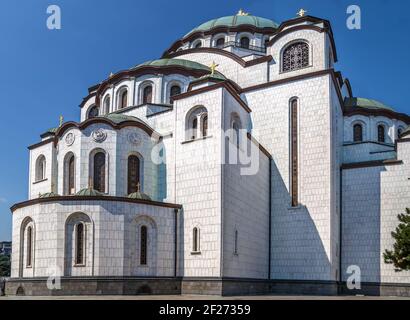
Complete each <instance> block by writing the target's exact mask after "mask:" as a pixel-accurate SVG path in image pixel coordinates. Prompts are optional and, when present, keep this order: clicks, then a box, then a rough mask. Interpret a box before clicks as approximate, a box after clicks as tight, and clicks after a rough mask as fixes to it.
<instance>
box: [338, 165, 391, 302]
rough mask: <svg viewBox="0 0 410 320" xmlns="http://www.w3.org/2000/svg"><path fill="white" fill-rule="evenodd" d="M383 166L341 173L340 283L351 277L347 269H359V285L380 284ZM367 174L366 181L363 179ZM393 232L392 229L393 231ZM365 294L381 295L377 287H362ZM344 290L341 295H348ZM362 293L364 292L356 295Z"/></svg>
mask: <svg viewBox="0 0 410 320" xmlns="http://www.w3.org/2000/svg"><path fill="white" fill-rule="evenodd" d="M383 171H386V168H385V167H374V168H362V169H352V170H343V185H342V186H343V189H342V190H343V198H342V199H343V203H342V215H343V216H342V272H343V274H342V280H343V281H346V280H347V279H348V278H349V276H350V275H351V273H350V274H348V273H347V269H348V268H349V266H358V267H359V268H360V276H361V281H362V283H363V282H364V283H380V281H381V270H380V267H381V264H382V263H384V261H382V256H381V255H382V252H381V250H382V251H384V249H386V248H381V247H380V243H381V232H382V230H381V205H380V199H381V197H380V193H381V173H382V172H383ZM363 174H365V175H366V179H364V178H363ZM392 231H393V230H392ZM362 289H363V290H365V292H364V293H366V294H375V295H379V294H380V288H379V286H377V285H371V284H369V285H365V287H363V288H362ZM349 291H351V290H347V287H346V286H344V287H343V293H347V294H349V293H350V294H351V292H349ZM357 293H363V292H355V293H354V294H357Z"/></svg>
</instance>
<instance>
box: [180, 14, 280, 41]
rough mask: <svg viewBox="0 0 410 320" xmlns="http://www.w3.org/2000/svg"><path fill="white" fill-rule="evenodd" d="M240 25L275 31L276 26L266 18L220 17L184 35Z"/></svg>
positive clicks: (250, 16)
mask: <svg viewBox="0 0 410 320" xmlns="http://www.w3.org/2000/svg"><path fill="white" fill-rule="evenodd" d="M242 25H247V26H252V27H256V28H261V29H263V28H273V29H277V28H278V26H279V25H278V24H277V23H276V22H274V21H272V20H270V19H266V18H261V17H256V16H253V15H250V14H248V15H239V14H237V15H234V16H226V17H221V18H217V19H213V20H209V21H207V22H205V23H203V24H201V25H200V26H198V27H196V28H195V29H193V30H191V31H190V32H189V33H187V34H186V35H185V37H186V36H188V35H190V34H191V33H194V32H197V31H209V30H211V29H213V28H216V27H222V26H223V27H238V26H242Z"/></svg>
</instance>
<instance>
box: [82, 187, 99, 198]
mask: <svg viewBox="0 0 410 320" xmlns="http://www.w3.org/2000/svg"><path fill="white" fill-rule="evenodd" d="M76 195H77V196H85V197H93V196H103V195H104V193H102V192H100V191H97V190H95V189H93V188H84V189H81V190H80V191H78V192H77V193H76Z"/></svg>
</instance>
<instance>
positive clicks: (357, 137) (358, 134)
mask: <svg viewBox="0 0 410 320" xmlns="http://www.w3.org/2000/svg"><path fill="white" fill-rule="evenodd" d="M353 141H354V142H360V141H363V127H362V125H361V124H355V125H354V126H353Z"/></svg>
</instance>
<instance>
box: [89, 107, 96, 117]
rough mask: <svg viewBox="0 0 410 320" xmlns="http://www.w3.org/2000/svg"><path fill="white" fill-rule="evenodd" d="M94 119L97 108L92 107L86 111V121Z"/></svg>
mask: <svg viewBox="0 0 410 320" xmlns="http://www.w3.org/2000/svg"><path fill="white" fill-rule="evenodd" d="M95 117H98V107H97V106H92V107H91V108H90V110H89V111H88V119H92V118H95Z"/></svg>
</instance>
